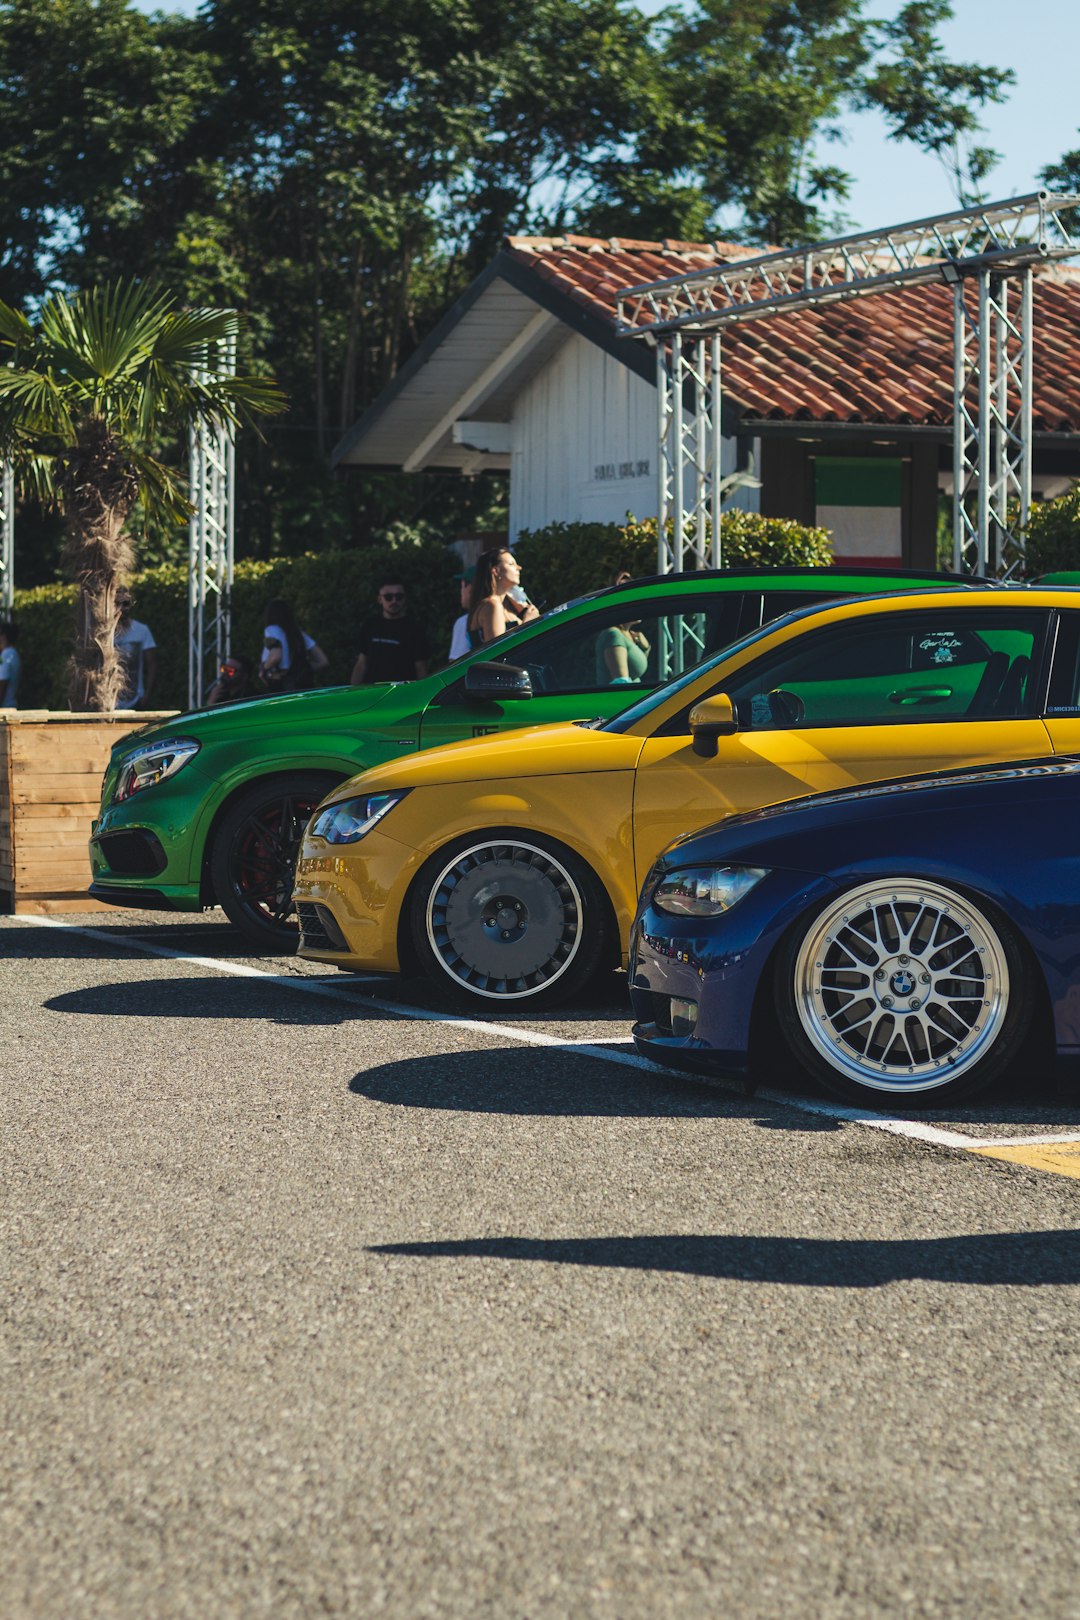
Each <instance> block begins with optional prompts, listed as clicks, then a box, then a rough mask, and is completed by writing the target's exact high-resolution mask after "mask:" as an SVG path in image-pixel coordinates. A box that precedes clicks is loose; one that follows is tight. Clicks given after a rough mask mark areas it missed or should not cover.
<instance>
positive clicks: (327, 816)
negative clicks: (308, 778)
mask: <svg viewBox="0 0 1080 1620" xmlns="http://www.w3.org/2000/svg"><path fill="white" fill-rule="evenodd" d="M404 797H405V790H404V789H402V791H401V792H400V793H368V794H365V795H364V796H363V797H362V798H359V799H342V800H340V802H339V803H338V804H328V805H327V806H326V808H325V809H324V810H320V811H319V812H318V813H317V814H316V815H315V816H313V818H312V820H311V823H310V825H309V827H308V832H309V834H310V835H311V837H312V838H325V839H326V842H327V843H328V844H355V843H356V840H357V839H358V838H363V836H364V834H365V833H368V832H370V831H371V829H372V827H374V825H375V823H376V822H377V821H381V820H382V818H383V816H385V814H386V812H387V811H388V810H392V809H393V808H394V806H395V804H397V803H398V801H399V800H401V799H403V798H404Z"/></svg>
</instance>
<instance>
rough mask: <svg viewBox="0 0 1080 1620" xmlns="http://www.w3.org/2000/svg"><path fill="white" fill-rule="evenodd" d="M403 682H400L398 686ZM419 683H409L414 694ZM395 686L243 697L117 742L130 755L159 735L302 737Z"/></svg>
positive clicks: (353, 712) (344, 717)
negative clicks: (134, 747) (254, 730)
mask: <svg viewBox="0 0 1080 1620" xmlns="http://www.w3.org/2000/svg"><path fill="white" fill-rule="evenodd" d="M398 684H401V683H398ZM421 684H424V685H426V684H427V683H426V682H424V683H421V682H419V681H410V682H408V683H407V685H408V688H409V691H410V693H412V692H415V691H416V689H417V687H419V686H420V685H421ZM392 689H393V688H392V686H391V684H390V683H384V684H382V685H378V686H321V687H317V688H316V689H315V690H314V691H313V692H282V693H281V694H280V695H279V696H277V697H250V698H238V699H237V700H236V702H234V703H220V704H218V705H216V706H215V707H214V708H212V709H191V710H189V711H188V712H187V713H186V714H178V715H175V716H174V717H173V719H171V720H156V721H155V722H154V724H153V725H150V726H144V727H143V729H142V730H141V731H135V732H129V733H128V735H127V736H126V737H124V738H123V740H122V742H120V743H118V744H117V747H118V748H122V749H123V750H124V751H125V752H127V751H128V750H129V749H130V748H131V745H132V743H133V742H137V744H138V745H139V746H142V744H144V743H150V742H154V741H155V740H156V739H157V738H158V737H195V738H197V739H198V740H199V741H200V742H209V741H211V740H216V739H217V738H219V737H220V738H225V737H227V736H229V735H231V734H232V733H233V732H237V733H245V734H248V733H250V732H251V730H252V727H253V726H257V728H258V729H259V730H260V731H261V730H264V729H273V730H274V731H276V732H280V733H284V732H292V733H294V734H296V735H300V734H302V733H304V732H306V731H310V730H313V729H316V728H318V727H319V726H322V725H324V724H326V723H327V722H329V723H331V724H333V722H335V721H346V720H352V719H353V718H354V717H355V716H356V715H359V714H363V713H364V712H365V710H367V709H371V708H373V707H374V706H375V704H376V703H378V702H379V701H380V700H382V699H385V697H386V695H387V693H388V692H390V691H391V690H392Z"/></svg>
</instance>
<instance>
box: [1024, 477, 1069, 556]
mask: <svg viewBox="0 0 1080 1620" xmlns="http://www.w3.org/2000/svg"><path fill="white" fill-rule="evenodd" d="M1025 555H1026V572H1027V573H1028V574H1033V575H1034V574H1050V573H1056V572H1057V571H1058V570H1061V569H1078V568H1080V484H1078V485H1077V486H1076V488H1075V489H1071V490H1070V491H1069V492H1068V494H1067V495H1059V496H1058V498H1057V500H1056V501H1041V502H1038V503H1037V504H1036V505H1034V506H1033V507H1032V508H1031V517H1030V518H1029V519H1028V526H1027V541H1026V545H1025Z"/></svg>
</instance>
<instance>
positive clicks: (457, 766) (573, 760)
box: [330, 723, 644, 802]
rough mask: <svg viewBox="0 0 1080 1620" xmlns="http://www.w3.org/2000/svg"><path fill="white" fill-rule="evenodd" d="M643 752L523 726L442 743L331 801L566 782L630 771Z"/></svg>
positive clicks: (575, 730)
mask: <svg viewBox="0 0 1080 1620" xmlns="http://www.w3.org/2000/svg"><path fill="white" fill-rule="evenodd" d="M643 746H644V744H643V740H642V738H640V737H631V736H624V735H622V734H621V733H618V732H613V731H595V730H593V729H592V727H590V726H581V725H576V724H573V723H571V724H569V725H562V724H559V725H550V726H527V727H523V728H522V729H521V730H514V731H511V732H507V733H505V734H504V735H502V736H495V737H475V738H470V739H469V740H468V741H467V742H455V743H446V744H444V745H443V746H442V747H439V748H427V749H425V750H423V752H421V753H419V754H406V755H403V756H402V758H400V759H394V760H390V761H388V763H387V764H385V765H377V766H375V768H374V769H373V770H370V771H363V772H362V773H361V774H360V775H359V776H354V777H352V778H351V779H350V780H349V781H348V782H343V783H342V784H341V786H340V787H338V788H335V789H334V792H333V793H332V794H331V796H330V797H331V799H332V800H333V801H334V802H338V801H340V800H342V799H348V798H353V797H355V795H356V794H357V792H363V793H372V792H379V791H381V790H383V789H389V788H413V787H416V788H422V787H436V786H446V785H447V784H449V783H452V782H488V781H491V782H500V781H505V780H506V778H507V777H511V776H566V775H574V774H585V773H586V772H589V771H632V770H633V769H634V767H635V766H636V765H637V762H638V757H639V755H640V753H641V750H642V747H643Z"/></svg>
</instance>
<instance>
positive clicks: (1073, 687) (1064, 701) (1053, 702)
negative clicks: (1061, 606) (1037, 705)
mask: <svg viewBox="0 0 1080 1620" xmlns="http://www.w3.org/2000/svg"><path fill="white" fill-rule="evenodd" d="M1046 713H1047V716H1048V717H1049V716H1051V715H1058V716H1069V715H1080V613H1068V612H1065V613H1062V615H1061V617H1060V619H1059V620H1058V634H1057V645H1056V646H1055V648H1054V667H1053V669H1052V671H1051V673H1050V691H1049V694H1048V696H1047V700H1046Z"/></svg>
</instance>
